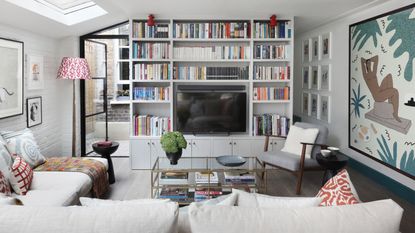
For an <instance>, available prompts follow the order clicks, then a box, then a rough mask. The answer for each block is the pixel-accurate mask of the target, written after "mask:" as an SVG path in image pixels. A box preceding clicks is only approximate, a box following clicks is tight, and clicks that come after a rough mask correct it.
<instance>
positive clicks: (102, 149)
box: [92, 142, 120, 184]
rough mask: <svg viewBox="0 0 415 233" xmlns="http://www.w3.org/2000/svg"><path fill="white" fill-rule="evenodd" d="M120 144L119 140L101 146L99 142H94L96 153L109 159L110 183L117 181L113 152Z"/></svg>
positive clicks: (93, 146)
mask: <svg viewBox="0 0 415 233" xmlns="http://www.w3.org/2000/svg"><path fill="white" fill-rule="evenodd" d="M119 145H120V144H119V143H118V142H112V144H111V145H110V146H100V145H98V143H94V144H92V148H93V149H94V151H95V153H97V154H99V155H101V157H102V158H106V159H107V160H108V181H109V183H110V184H113V183H115V175H114V167H113V165H112V160H111V154H113V153H114V152H115V151H117V149H118V146H119Z"/></svg>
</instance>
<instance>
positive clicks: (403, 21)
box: [349, 4, 415, 179]
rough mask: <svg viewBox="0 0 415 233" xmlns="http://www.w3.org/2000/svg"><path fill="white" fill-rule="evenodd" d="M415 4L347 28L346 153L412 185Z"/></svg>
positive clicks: (414, 160) (414, 170)
mask: <svg viewBox="0 0 415 233" xmlns="http://www.w3.org/2000/svg"><path fill="white" fill-rule="evenodd" d="M414 12H415V4H412V5H409V6H406V7H403V8H400V9H397V10H394V11H391V12H388V13H385V14H382V15H378V16H375V17H373V18H370V19H367V20H364V21H361V22H358V23H355V24H352V25H350V27H349V101H350V105H349V147H350V148H351V149H353V150H355V151H358V152H360V153H361V154H362V155H365V156H367V157H369V158H371V159H374V160H375V161H378V162H380V163H382V164H383V165H385V166H388V167H390V168H392V169H394V170H396V171H398V172H400V173H402V174H404V175H406V176H408V177H410V178H412V179H415V158H414V153H415V126H414V120H415V114H414V113H415V76H414V58H415V47H414V46H413V45H414V42H415V39H414V37H413V35H410V34H411V33H408V32H414V31H415V20H414V19H413V15H414Z"/></svg>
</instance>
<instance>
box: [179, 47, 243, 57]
mask: <svg viewBox="0 0 415 233" xmlns="http://www.w3.org/2000/svg"><path fill="white" fill-rule="evenodd" d="M250 54H251V51H250V47H249V46H237V45H230V46H229V45H228V46H200V47H198V46H194V47H176V48H174V57H175V58H177V59H191V60H216V59H227V60H229V59H249V58H250V57H251V55H250Z"/></svg>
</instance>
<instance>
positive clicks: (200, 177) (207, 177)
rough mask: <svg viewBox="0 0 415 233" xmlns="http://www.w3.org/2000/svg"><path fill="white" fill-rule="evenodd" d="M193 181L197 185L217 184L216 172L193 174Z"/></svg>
mask: <svg viewBox="0 0 415 233" xmlns="http://www.w3.org/2000/svg"><path fill="white" fill-rule="evenodd" d="M195 181H196V183H197V184H207V183H209V181H210V183H219V177H218V173H217V172H210V173H202V172H195Z"/></svg>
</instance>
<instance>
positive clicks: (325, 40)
mask: <svg viewBox="0 0 415 233" xmlns="http://www.w3.org/2000/svg"><path fill="white" fill-rule="evenodd" d="M320 41H321V45H320V54H321V59H331V32H329V33H326V34H323V35H321V40H320Z"/></svg>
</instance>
